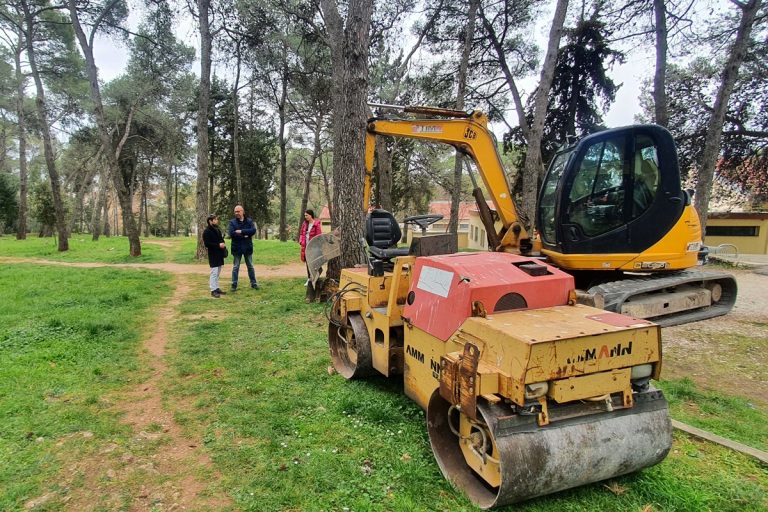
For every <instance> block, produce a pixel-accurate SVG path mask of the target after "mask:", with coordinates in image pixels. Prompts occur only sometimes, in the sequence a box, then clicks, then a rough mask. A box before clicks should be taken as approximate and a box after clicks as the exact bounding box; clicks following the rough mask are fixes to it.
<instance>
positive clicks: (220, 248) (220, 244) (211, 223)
mask: <svg viewBox="0 0 768 512" xmlns="http://www.w3.org/2000/svg"><path fill="white" fill-rule="evenodd" d="M207 221H208V227H206V228H205V231H203V243H204V244H205V247H206V248H207V249H208V266H210V267H211V277H210V281H209V282H210V288H211V296H212V297H215V298H217V299H218V298H219V297H221V296H222V295H225V293H224V292H223V291H221V288H219V276H220V275H221V267H222V266H224V258H225V254H226V250H227V244H225V243H224V235H222V234H221V231H220V230H219V218H218V217H217V216H216V215H214V214H211V215H209V216H208V219H207Z"/></svg>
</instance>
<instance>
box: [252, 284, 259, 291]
mask: <svg viewBox="0 0 768 512" xmlns="http://www.w3.org/2000/svg"><path fill="white" fill-rule="evenodd" d="M251 288H253V289H254V290H258V289H259V283H253V284H251Z"/></svg>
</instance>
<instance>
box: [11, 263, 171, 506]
mask: <svg viewBox="0 0 768 512" xmlns="http://www.w3.org/2000/svg"><path fill="white" fill-rule="evenodd" d="M167 293H168V279H167V277H166V276H165V275H163V274H158V273H154V272H149V271H132V270H112V269H62V268H58V267H46V266H40V265H31V264H15V265H13V266H7V265H4V266H2V267H0V297H2V298H3V299H2V304H3V307H2V308H0V425H2V427H1V428H0V461H2V463H1V464H0V510H19V509H22V505H23V503H24V502H25V501H26V500H28V499H30V498H34V497H36V496H38V495H39V493H40V492H41V490H42V489H43V488H45V486H46V484H47V483H48V480H50V479H51V478H52V477H53V476H54V475H56V474H57V473H58V472H59V471H61V469H62V467H63V465H64V464H65V463H67V462H69V463H72V462H74V460H77V458H76V455H74V457H75V459H74V460H62V458H61V455H62V453H63V452H62V450H64V449H65V448H62V445H66V447H67V448H66V449H67V450H71V451H70V452H69V453H70V455H69V457H73V455H72V453H74V454H77V453H79V451H80V450H81V449H87V447H88V446H92V445H94V444H95V443H98V442H100V441H103V440H104V439H107V438H108V439H110V440H119V439H120V438H121V436H125V435H127V430H126V427H124V426H122V425H121V424H120V423H119V421H118V420H117V418H116V417H115V416H114V414H113V413H111V412H110V411H109V409H108V406H109V404H107V403H105V401H104V396H105V394H107V393H109V392H111V391H113V390H116V389H120V388H122V387H124V386H125V385H126V384H127V383H129V382H131V380H132V379H135V378H137V375H141V374H142V373H143V369H142V368H141V367H139V365H138V364H137V343H138V342H139V340H140V339H141V333H142V329H143V327H144V325H145V324H146V321H147V319H148V318H151V313H148V312H149V310H150V308H151V307H152V306H153V305H155V304H156V303H158V302H160V301H162V300H163V299H164V298H165V297H166V296H167Z"/></svg>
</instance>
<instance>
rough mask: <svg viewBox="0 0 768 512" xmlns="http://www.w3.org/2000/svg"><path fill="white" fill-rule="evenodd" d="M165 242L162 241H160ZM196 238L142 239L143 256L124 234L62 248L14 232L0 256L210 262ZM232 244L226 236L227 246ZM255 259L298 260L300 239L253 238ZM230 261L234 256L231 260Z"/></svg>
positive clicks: (84, 238) (76, 240) (80, 239)
mask: <svg viewBox="0 0 768 512" xmlns="http://www.w3.org/2000/svg"><path fill="white" fill-rule="evenodd" d="M161 244H162V245H161ZM196 244H197V239H196V238H194V237H178V238H154V237H152V238H147V239H144V238H142V239H141V256H139V257H137V258H134V257H131V256H130V255H129V254H128V250H129V246H128V239H127V238H126V237H122V236H113V237H109V238H107V237H101V238H99V240H98V241H97V242H94V241H92V240H91V237H90V235H75V236H73V237H71V238H70V239H69V250H68V251H66V252H59V251H58V249H57V245H56V242H55V240H54V239H53V238H50V237H49V238H38V237H29V238H27V239H26V240H16V238H14V237H13V236H12V235H5V236H0V256H7V257H15V258H42V259H47V260H55V261H71V262H98V263H163V262H172V263H186V264H205V265H207V264H208V261H207V259H205V258H203V260H197V259H195V249H196V246H197V245H196ZM229 245H230V242H229V240H227V246H229ZM253 245H254V257H253V261H254V263H255V264H257V265H282V264H285V263H289V262H292V261H299V253H300V249H299V244H298V243H297V242H293V241H289V242H280V241H279V240H254V241H253ZM228 261H229V262H230V263H231V261H232V260H231V258H230V259H229V260H228Z"/></svg>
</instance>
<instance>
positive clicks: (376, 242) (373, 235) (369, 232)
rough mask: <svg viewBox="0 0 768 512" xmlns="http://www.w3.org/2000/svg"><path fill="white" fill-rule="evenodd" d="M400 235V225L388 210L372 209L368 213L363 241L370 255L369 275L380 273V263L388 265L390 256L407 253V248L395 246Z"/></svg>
mask: <svg viewBox="0 0 768 512" xmlns="http://www.w3.org/2000/svg"><path fill="white" fill-rule="evenodd" d="M401 236H402V232H401V231H400V225H399V224H398V223H397V221H396V220H395V217H394V215H392V214H391V213H390V212H388V211H387V210H373V211H371V212H370V213H369V214H368V216H367V217H366V218H365V241H366V242H367V243H368V252H370V253H371V256H372V258H371V261H370V262H369V263H370V264H369V271H370V272H371V275H380V274H379V272H381V271H382V270H383V265H382V263H385V264H387V266H388V267H390V266H391V264H390V261H389V260H390V259H391V258H396V257H398V256H407V255H408V248H403V249H398V248H397V243H398V242H399V241H400V237H401ZM379 262H382V263H379Z"/></svg>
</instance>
